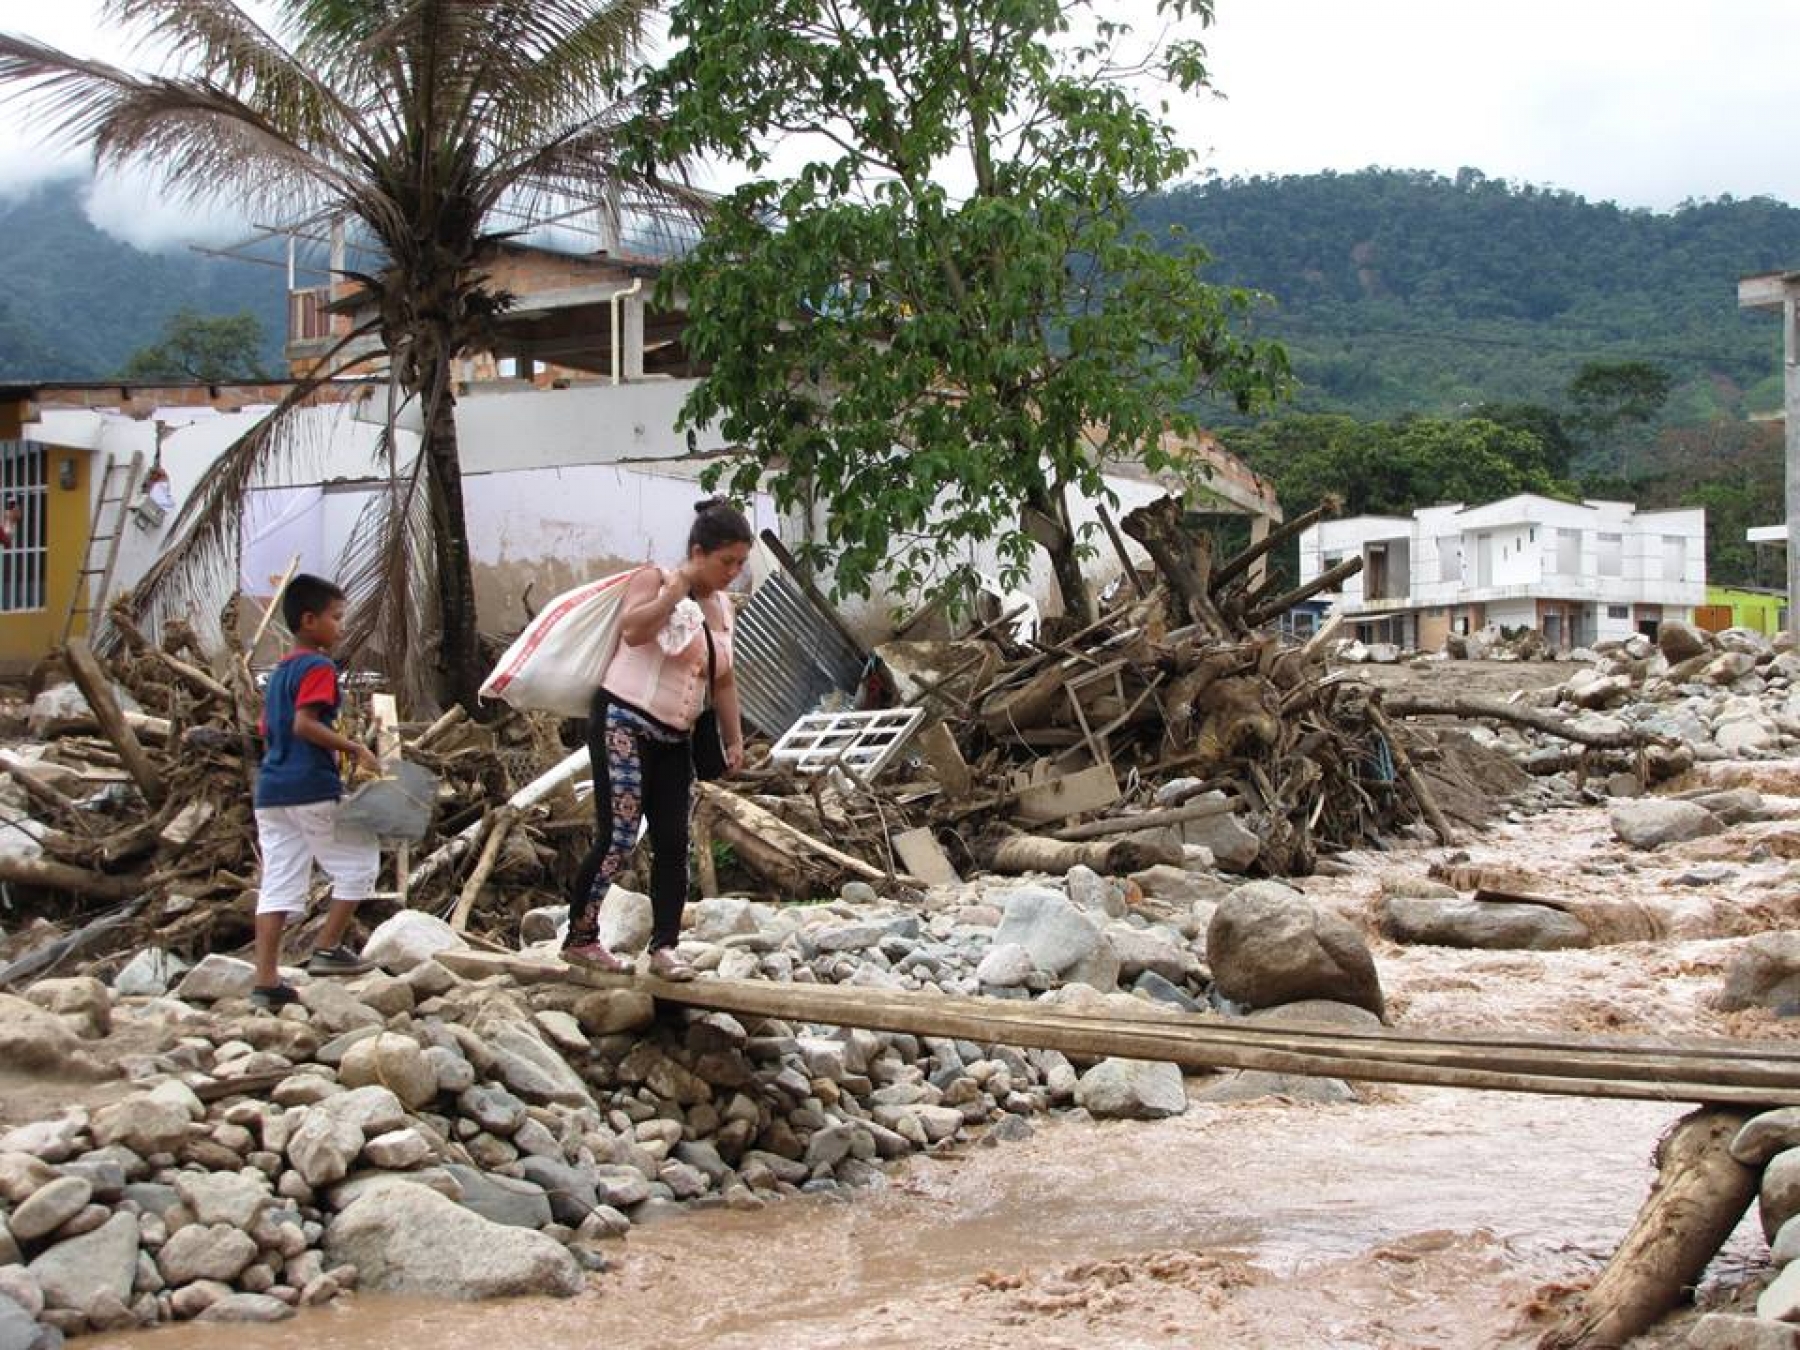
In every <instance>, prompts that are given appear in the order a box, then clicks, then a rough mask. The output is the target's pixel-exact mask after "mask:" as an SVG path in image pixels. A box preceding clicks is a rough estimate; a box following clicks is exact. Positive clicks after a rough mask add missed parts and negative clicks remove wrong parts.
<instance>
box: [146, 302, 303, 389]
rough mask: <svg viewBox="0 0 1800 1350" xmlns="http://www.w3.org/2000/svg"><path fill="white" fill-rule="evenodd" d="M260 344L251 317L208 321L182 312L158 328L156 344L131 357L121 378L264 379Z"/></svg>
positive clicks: (217, 381)
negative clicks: (159, 336) (160, 328)
mask: <svg viewBox="0 0 1800 1350" xmlns="http://www.w3.org/2000/svg"><path fill="white" fill-rule="evenodd" d="M262 345H263V335H262V321H261V320H259V319H258V318H257V317H256V315H254V314H250V313H247V312H246V313H239V314H219V315H210V316H209V315H205V314H197V313H195V312H194V311H193V310H191V309H187V308H182V309H178V310H176V311H175V313H174V314H172V315H170V316H169V321H168V322H167V323H165V324H164V325H163V331H162V338H161V340H160V341H158V342H154V343H151V344H150V345H149V346H147V347H140V348H138V350H137V351H135V352H133V353H132V354H131V358H130V360H128V361H126V363H125V369H124V370H123V371H122V372H121V373H122V374H123V375H124V377H125V378H126V379H128V380H194V381H198V382H199V383H202V384H229V383H232V382H233V381H250V380H266V379H268V378H269V375H268V372H267V371H266V370H265V369H263V365H262V362H261V361H260V360H258V358H257V353H258V351H259V350H260V349H261V347H262Z"/></svg>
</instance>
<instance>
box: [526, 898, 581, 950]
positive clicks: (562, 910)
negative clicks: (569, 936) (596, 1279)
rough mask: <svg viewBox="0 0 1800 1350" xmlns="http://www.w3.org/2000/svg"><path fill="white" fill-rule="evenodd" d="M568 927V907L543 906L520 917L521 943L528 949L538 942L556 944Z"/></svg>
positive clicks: (527, 911)
mask: <svg viewBox="0 0 1800 1350" xmlns="http://www.w3.org/2000/svg"><path fill="white" fill-rule="evenodd" d="M568 926H569V907H568V906H567V905H541V906H539V907H538V908H536V909H528V910H526V911H525V912H524V913H523V914H521V915H520V916H519V941H520V943H521V944H523V945H524V946H527V947H529V946H531V945H533V944H534V943H538V942H554V941H556V940H557V939H558V938H560V937H561V936H562V935H563V933H564V932H565V931H566V930H567V929H568Z"/></svg>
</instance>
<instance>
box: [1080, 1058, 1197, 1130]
mask: <svg viewBox="0 0 1800 1350" xmlns="http://www.w3.org/2000/svg"><path fill="white" fill-rule="evenodd" d="M1075 1102H1076V1104H1077V1105H1078V1106H1083V1107H1086V1108H1087V1110H1088V1112H1089V1114H1091V1115H1094V1116H1096V1117H1101V1118H1117V1119H1124V1120H1159V1119H1161V1118H1162V1117H1164V1116H1178V1115H1180V1114H1181V1113H1182V1112H1184V1111H1186V1110H1187V1105H1188V1103H1187V1090H1186V1088H1185V1086H1184V1085H1183V1083H1182V1080H1181V1069H1180V1067H1179V1066H1178V1065H1175V1064H1166V1063H1159V1062H1155V1061H1151V1060H1142V1059H1103V1060H1101V1061H1100V1062H1099V1063H1098V1064H1096V1065H1095V1066H1094V1067H1093V1068H1091V1069H1089V1070H1088V1071H1087V1072H1086V1073H1084V1074H1082V1075H1081V1080H1080V1081H1079V1082H1078V1083H1077V1084H1076V1085H1075Z"/></svg>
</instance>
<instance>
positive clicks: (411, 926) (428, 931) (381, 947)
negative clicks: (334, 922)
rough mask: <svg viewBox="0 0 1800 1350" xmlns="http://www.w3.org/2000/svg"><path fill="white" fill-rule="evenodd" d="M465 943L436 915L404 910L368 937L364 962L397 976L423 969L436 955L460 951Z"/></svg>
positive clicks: (364, 950)
mask: <svg viewBox="0 0 1800 1350" xmlns="http://www.w3.org/2000/svg"><path fill="white" fill-rule="evenodd" d="M468 945H469V944H468V941H467V940H466V939H465V938H464V937H463V935H462V934H461V933H459V932H457V931H456V930H455V929H454V928H452V927H451V926H450V925H449V924H447V923H445V922H444V921H443V920H442V919H440V918H438V917H437V916H436V915H435V914H427V913H425V912H424V911H423V910H417V909H403V910H401V911H400V912H399V913H398V914H396V915H394V916H393V917H392V918H390V919H387V920H385V921H384V922H383V923H382V924H381V925H380V926H379V927H378V928H376V930H375V931H374V932H373V933H371V934H369V940H368V941H367V942H365V943H364V944H363V953H362V954H363V958H364V959H365V960H369V961H373V962H374V963H375V964H376V965H378V966H380V967H382V969H384V970H390V971H393V972H395V973H396V974H398V973H401V972H404V971H408V970H411V969H412V968H413V967H414V966H420V965H424V964H425V962H427V961H429V960H431V959H432V957H434V956H436V955H437V954H438V953H439V952H444V951H463V950H466V949H467V948H468Z"/></svg>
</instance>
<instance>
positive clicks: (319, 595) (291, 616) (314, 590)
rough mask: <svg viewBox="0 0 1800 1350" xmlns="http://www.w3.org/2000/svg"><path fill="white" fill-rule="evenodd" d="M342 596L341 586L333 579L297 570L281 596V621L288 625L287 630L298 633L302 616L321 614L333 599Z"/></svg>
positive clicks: (338, 598) (341, 597)
mask: <svg viewBox="0 0 1800 1350" xmlns="http://www.w3.org/2000/svg"><path fill="white" fill-rule="evenodd" d="M343 598H344V591H343V588H342V587H341V586H339V585H338V584H337V583H336V582H335V581H327V580H325V578H324V577H315V576H313V575H312V574H311V573H309V572H297V573H295V575H294V579H293V580H292V581H290V582H288V585H287V590H286V591H285V592H284V593H283V595H282V597H281V621H282V622H283V623H285V624H286V625H287V626H288V632H290V633H298V632H299V631H300V620H301V618H302V617H304V616H305V615H308V614H323V613H324V612H325V609H326V606H328V605H330V604H331V602H332V601H333V600H342V599H343Z"/></svg>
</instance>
